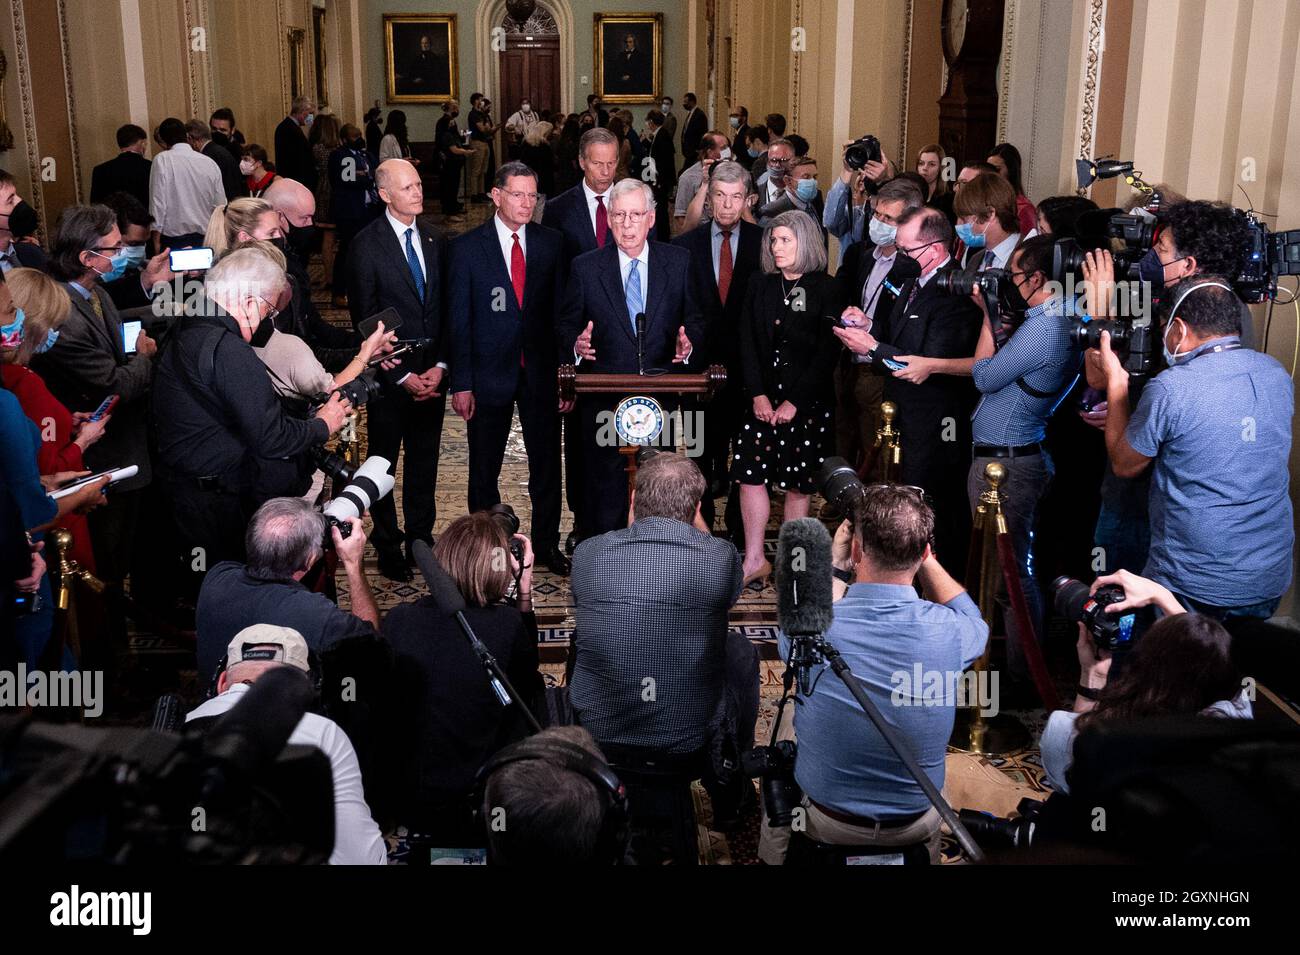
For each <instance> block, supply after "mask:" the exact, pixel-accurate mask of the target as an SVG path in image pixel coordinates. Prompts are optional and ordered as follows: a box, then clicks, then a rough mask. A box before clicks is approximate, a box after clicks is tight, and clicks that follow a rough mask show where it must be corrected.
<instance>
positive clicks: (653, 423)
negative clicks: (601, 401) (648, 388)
mask: <svg viewBox="0 0 1300 955" xmlns="http://www.w3.org/2000/svg"><path fill="white" fill-rule="evenodd" d="M614 427H615V429H616V430H617V431H618V436H619V439H620V440H621V441H623V443H624V444H650V443H651V442H653V441H654V440H655V439H656V438H657V437H659V434H660V433H661V432H662V431H663V429H664V410H663V408H661V407H660V406H659V402H657V401H655V400H654V399H653V398H647V397H645V396H643V395H633V396H632V397H630V398H624V399H623V401H622V403H620V404H619V406H618V409H617V410H616V411H615V412H614Z"/></svg>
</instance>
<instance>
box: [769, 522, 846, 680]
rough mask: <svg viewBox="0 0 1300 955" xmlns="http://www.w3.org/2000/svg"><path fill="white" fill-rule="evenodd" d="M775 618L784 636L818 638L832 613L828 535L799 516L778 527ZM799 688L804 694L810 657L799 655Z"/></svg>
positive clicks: (816, 523) (823, 631)
mask: <svg viewBox="0 0 1300 955" xmlns="http://www.w3.org/2000/svg"><path fill="white" fill-rule="evenodd" d="M775 578H776V619H777V622H778V623H779V624H780V625H781V630H782V631H783V632H784V633H785V635H786V636H787V637H792V638H793V637H819V636H821V635H822V634H823V633H825V632H826V631H827V630H828V629H829V628H830V625H831V622H832V620H833V619H834V614H833V613H832V611H831V603H832V592H831V535H830V534H828V533H827V532H826V528H825V527H824V526H823V525H822V523H821V521H819V520H817V519H816V518H812V517H802V518H799V519H798V520H794V521H786V522H785V523H784V524H782V525H781V534H780V536H779V537H778V538H777V544H776V572H775ZM795 662H796V663H797V675H798V678H799V687H800V690H801V691H802V692H805V693H807V692H808V687H809V678H810V673H809V669H810V667H811V666H812V656H811V655H804V654H799V655H798V657H797V660H796V661H795Z"/></svg>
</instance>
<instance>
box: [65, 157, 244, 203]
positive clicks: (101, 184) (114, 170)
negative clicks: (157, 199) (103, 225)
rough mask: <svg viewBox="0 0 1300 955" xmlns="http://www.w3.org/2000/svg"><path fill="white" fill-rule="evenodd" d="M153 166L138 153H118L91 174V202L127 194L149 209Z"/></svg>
mask: <svg viewBox="0 0 1300 955" xmlns="http://www.w3.org/2000/svg"><path fill="white" fill-rule="evenodd" d="M152 165H153V163H151V162H150V161H149V160H147V159H145V158H144V157H143V156H141V155H139V154H138V153H118V154H117V155H116V156H114V157H113V158H112V159H110V160H108V161H107V162H102V163H100V164H99V165H98V166H96V167H95V168H94V170H93V171H92V172H91V174H90V201H91V202H103V201H104V200H105V199H107V198H108V197H109V196H111V195H112V194H113V193H115V192H126V193H130V194H131V195H133V196H135V197H136V198H137V199H139V200H140V203H141V205H143V206H144V207H145V208H146V209H148V208H149V169H150V167H151V166H152ZM236 171H237V170H236Z"/></svg>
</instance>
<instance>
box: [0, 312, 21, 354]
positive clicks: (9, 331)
mask: <svg viewBox="0 0 1300 955" xmlns="http://www.w3.org/2000/svg"><path fill="white" fill-rule="evenodd" d="M26 319H27V316H26V315H24V314H23V310H22V309H21V308H15V309H14V320H13V321H12V322H10V323H9V324H8V325H5V326H3V327H0V348H17V347H18V346H19V345H21V344H22V343H23V322H24V321H25V320H26Z"/></svg>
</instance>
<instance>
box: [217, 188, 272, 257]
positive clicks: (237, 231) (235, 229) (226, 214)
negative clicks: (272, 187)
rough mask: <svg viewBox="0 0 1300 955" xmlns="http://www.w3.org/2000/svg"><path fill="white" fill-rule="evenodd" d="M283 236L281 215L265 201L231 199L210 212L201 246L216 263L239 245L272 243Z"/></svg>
mask: <svg viewBox="0 0 1300 955" xmlns="http://www.w3.org/2000/svg"><path fill="white" fill-rule="evenodd" d="M283 235H284V230H283V229H282V228H281V227H280V213H278V212H276V211H275V208H274V207H273V206H272V205H271V204H270V203H269V202H267V201H266V200H265V199H252V198H243V199H232V200H231V201H230V202H227V203H226V204H225V205H224V206H217V207H216V208H215V209H213V210H212V216H211V217H210V218H209V219H208V231H207V232H206V233H204V236H203V244H204V245H206V246H208V247H209V248H211V249H212V256H213V258H214V259H219V258H221V257H222V256H223V255H225V254H226V253H227V252H228V251H230V250H231V249H232V248H234V247H235V246H237V245H239V244H240V243H241V242H250V241H263V240H264V241H267V242H274V240H275V239H278V238H281V237H283Z"/></svg>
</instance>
